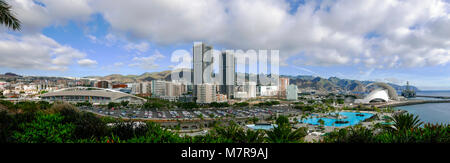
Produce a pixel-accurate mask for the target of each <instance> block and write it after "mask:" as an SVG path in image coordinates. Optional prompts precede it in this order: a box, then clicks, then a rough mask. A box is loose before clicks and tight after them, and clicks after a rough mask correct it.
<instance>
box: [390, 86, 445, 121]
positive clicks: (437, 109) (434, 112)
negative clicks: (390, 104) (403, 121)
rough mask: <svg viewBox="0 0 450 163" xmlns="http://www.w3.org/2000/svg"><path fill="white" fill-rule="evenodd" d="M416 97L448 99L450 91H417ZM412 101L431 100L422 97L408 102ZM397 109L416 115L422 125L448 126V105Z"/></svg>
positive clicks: (422, 105)
mask: <svg viewBox="0 0 450 163" xmlns="http://www.w3.org/2000/svg"><path fill="white" fill-rule="evenodd" d="M417 95H424V96H444V97H450V91H418V92H417ZM414 99H426V100H433V99H430V98H424V97H417V98H411V99H410V100H414ZM434 100H442V99H434ZM397 109H402V110H406V111H408V112H409V113H412V114H415V115H418V116H419V118H420V120H422V121H423V122H424V123H444V124H450V103H429V104H419V105H409V106H401V107H397Z"/></svg>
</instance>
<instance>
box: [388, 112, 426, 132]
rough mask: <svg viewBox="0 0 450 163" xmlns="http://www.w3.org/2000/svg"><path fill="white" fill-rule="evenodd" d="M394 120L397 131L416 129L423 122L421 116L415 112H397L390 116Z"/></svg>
mask: <svg viewBox="0 0 450 163" xmlns="http://www.w3.org/2000/svg"><path fill="white" fill-rule="evenodd" d="M389 119H390V120H392V121H393V122H394V125H393V128H394V129H395V130H397V131H402V130H409V129H416V128H418V127H419V126H420V125H422V124H423V122H421V121H420V119H419V116H417V115H414V114H409V113H407V114H396V115H394V116H393V117H390V118H389Z"/></svg>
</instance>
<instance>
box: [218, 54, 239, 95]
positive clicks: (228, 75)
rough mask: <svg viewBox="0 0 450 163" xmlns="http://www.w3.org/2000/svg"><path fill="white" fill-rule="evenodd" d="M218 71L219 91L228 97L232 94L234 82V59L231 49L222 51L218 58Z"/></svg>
mask: <svg viewBox="0 0 450 163" xmlns="http://www.w3.org/2000/svg"><path fill="white" fill-rule="evenodd" d="M219 64H220V65H219V73H220V75H222V83H220V93H221V94H224V95H227V97H228V98H232V97H233V96H234V85H235V82H236V74H235V72H236V60H235V57H234V53H232V51H224V52H222V54H221V56H220V59H219Z"/></svg>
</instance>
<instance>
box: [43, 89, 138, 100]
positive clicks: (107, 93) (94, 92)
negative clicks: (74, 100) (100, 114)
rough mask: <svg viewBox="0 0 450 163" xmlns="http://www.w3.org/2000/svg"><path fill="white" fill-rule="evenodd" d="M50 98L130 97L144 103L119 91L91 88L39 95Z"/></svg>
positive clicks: (62, 90) (113, 98)
mask: <svg viewBox="0 0 450 163" xmlns="http://www.w3.org/2000/svg"><path fill="white" fill-rule="evenodd" d="M52 96H97V97H109V98H111V100H116V99H119V98H123V97H132V98H137V99H140V100H144V101H145V99H144V98H141V97H138V96H134V95H130V94H127V93H123V92H120V91H116V90H111V89H103V88H91V87H73V88H65V89H60V90H57V91H55V92H50V93H46V94H43V95H41V97H52Z"/></svg>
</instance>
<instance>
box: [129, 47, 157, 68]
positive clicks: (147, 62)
mask: <svg viewBox="0 0 450 163" xmlns="http://www.w3.org/2000/svg"><path fill="white" fill-rule="evenodd" d="M163 58H165V57H164V55H162V54H161V53H159V51H156V52H155V54H153V55H151V56H148V57H134V58H133V60H132V62H133V63H131V64H129V65H128V66H130V67H139V68H141V69H144V70H153V69H157V68H159V64H157V63H156V61H157V60H159V59H163Z"/></svg>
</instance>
